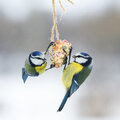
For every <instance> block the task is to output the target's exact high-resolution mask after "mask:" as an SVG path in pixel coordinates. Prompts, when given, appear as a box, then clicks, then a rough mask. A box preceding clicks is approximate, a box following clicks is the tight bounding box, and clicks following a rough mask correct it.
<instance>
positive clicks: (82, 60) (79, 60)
mask: <svg viewBox="0 0 120 120" xmlns="http://www.w3.org/2000/svg"><path fill="white" fill-rule="evenodd" d="M76 62H78V63H86V62H87V59H84V58H82V57H81V58H76Z"/></svg>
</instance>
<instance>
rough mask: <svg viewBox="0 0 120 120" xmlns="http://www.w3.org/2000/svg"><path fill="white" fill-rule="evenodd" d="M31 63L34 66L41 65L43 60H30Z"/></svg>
mask: <svg viewBox="0 0 120 120" xmlns="http://www.w3.org/2000/svg"><path fill="white" fill-rule="evenodd" d="M31 62H32V63H33V64H35V65H41V64H42V63H43V60H38V59H32V58H31Z"/></svg>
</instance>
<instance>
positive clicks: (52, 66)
mask: <svg viewBox="0 0 120 120" xmlns="http://www.w3.org/2000/svg"><path fill="white" fill-rule="evenodd" d="M54 67H55V66H54V65H52V64H51V65H50V67H49V68H47V69H46V70H45V71H47V70H50V69H52V68H54Z"/></svg>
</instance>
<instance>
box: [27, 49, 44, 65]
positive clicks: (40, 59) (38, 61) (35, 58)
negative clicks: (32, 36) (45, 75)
mask: <svg viewBox="0 0 120 120" xmlns="http://www.w3.org/2000/svg"><path fill="white" fill-rule="evenodd" d="M29 62H30V64H31V65H32V66H41V65H42V64H44V63H45V62H46V59H45V55H44V53H42V52H40V51H34V52H32V53H30V55H29Z"/></svg>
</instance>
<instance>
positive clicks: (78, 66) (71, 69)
mask: <svg viewBox="0 0 120 120" xmlns="http://www.w3.org/2000/svg"><path fill="white" fill-rule="evenodd" d="M73 58H74V62H72V63H70V64H69V65H68V67H67V68H66V69H65V70H64V71H63V76H62V82H63V84H64V86H65V88H66V94H65V96H64V98H63V101H62V103H61V105H60V107H59V109H58V112H60V111H61V110H62V109H63V107H64V105H65V103H66V101H67V99H68V98H69V97H71V95H72V94H73V93H74V92H75V91H76V90H77V89H78V88H79V86H80V85H81V84H82V83H83V82H84V81H85V79H86V78H87V77H88V75H89V74H90V72H91V70H92V57H91V56H90V55H88V54H87V53H83V52H82V53H77V54H76V55H74V56H73Z"/></svg>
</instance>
